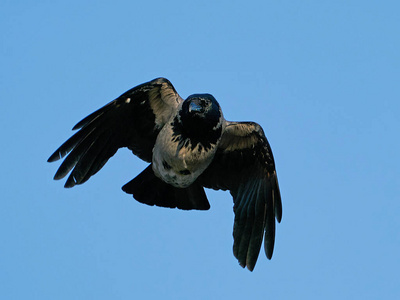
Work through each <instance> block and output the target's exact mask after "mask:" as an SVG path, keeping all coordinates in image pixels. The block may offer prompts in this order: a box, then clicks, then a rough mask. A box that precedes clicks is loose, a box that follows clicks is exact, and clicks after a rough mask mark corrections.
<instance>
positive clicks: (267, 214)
mask: <svg viewBox="0 0 400 300" xmlns="http://www.w3.org/2000/svg"><path fill="white" fill-rule="evenodd" d="M199 181H200V182H201V183H202V185H203V186H205V187H209V188H213V189H223V190H230V191H231V194H232V196H233V200H234V212H235V220H234V227H233V238H234V244H233V253H234V255H235V256H236V258H237V259H238V261H239V263H240V265H241V266H242V267H246V266H247V268H248V269H249V270H251V271H252V270H253V269H254V266H255V264H256V262H257V259H258V256H259V252H260V249H261V245H262V241H263V239H264V248H265V253H266V256H267V257H268V258H269V259H270V258H271V257H272V253H273V249H274V241H275V218H276V219H277V221H278V222H280V221H281V218H282V203H281V197H280V192H279V187H278V180H277V176H276V171H275V162H274V158H273V154H272V150H271V148H270V145H269V143H268V140H267V138H266V137H265V134H264V131H263V130H262V128H261V126H260V125H258V124H257V123H253V122H227V126H226V129H225V132H224V134H223V136H222V139H221V142H220V144H219V146H218V150H217V153H216V155H215V157H214V160H213V162H212V163H211V164H210V166H209V167H208V168H207V169H206V171H205V172H204V173H203V174H202V175H201V177H200V178H199Z"/></svg>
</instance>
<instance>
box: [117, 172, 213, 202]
mask: <svg viewBox="0 0 400 300" xmlns="http://www.w3.org/2000/svg"><path fill="white" fill-rule="evenodd" d="M122 190H123V191H124V192H126V193H128V194H132V195H133V198H135V199H136V200H137V201H139V202H141V203H145V204H148V205H156V206H162V207H170V208H175V207H176V208H179V209H185V210H189V209H198V210H207V209H209V208H210V204H209V203H208V200H207V196H206V193H205V192H204V188H203V187H202V186H201V185H200V184H198V183H196V182H195V183H193V184H192V185H191V186H189V187H187V188H176V187H173V186H172V185H169V184H167V183H165V182H164V181H162V180H161V179H159V178H158V177H157V176H156V175H155V174H154V172H153V169H152V166H151V165H149V166H148V167H147V168H146V169H145V170H144V171H143V172H142V173H140V174H139V175H138V176H136V177H135V178H134V179H132V180H131V181H129V182H128V183H127V184H125V185H124V186H123V187H122Z"/></svg>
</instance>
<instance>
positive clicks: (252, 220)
mask: <svg viewBox="0 0 400 300" xmlns="http://www.w3.org/2000/svg"><path fill="white" fill-rule="evenodd" d="M77 129H79V131H77V132H76V133H75V134H74V135H73V136H72V137H71V138H69V139H68V140H67V141H66V142H65V143H64V144H62V145H61V146H60V147H59V148H58V149H57V150H56V151H55V152H54V153H53V154H52V155H51V156H50V158H49V159H48V162H54V161H56V160H59V159H61V158H63V157H65V156H66V155H67V154H68V155H67V156H66V158H65V159H64V161H63V162H62V163H61V165H60V167H59V169H58V170H57V172H56V174H55V176H54V179H56V180H58V179H61V178H64V177H65V176H66V175H67V174H68V173H70V175H69V177H68V179H67V181H66V183H65V187H66V188H70V187H73V186H75V185H77V184H82V183H84V182H86V181H87V180H88V179H89V178H90V177H91V176H92V175H94V174H96V173H97V172H98V171H99V170H100V169H101V168H102V167H103V166H104V164H105V163H106V162H107V160H108V159H109V158H110V157H111V156H113V155H114V154H115V153H116V152H117V150H118V149H119V148H123V147H127V148H128V149H130V150H131V151H132V153H133V154H134V155H136V156H138V157H139V158H140V159H142V160H144V161H146V162H148V163H150V164H149V166H148V167H147V168H146V169H145V170H144V171H143V172H142V173H140V174H139V175H138V176H137V177H135V178H134V179H133V180H131V181H130V182H128V183H127V184H125V185H124V186H123V187H122V190H123V191H125V192H126V193H128V194H131V195H133V197H134V198H135V199H136V200H137V201H139V202H141V203H145V204H148V205H156V206H162V207H170V208H179V209H183V210H190V209H197V210H207V209H209V208H210V204H209V202H208V200H207V196H206V194H205V191H204V188H211V189H215V190H229V191H230V193H231V195H232V197H233V202H234V205H233V210H234V214H235V219H234V226H233V238H234V244H233V253H234V255H235V257H236V258H237V259H238V261H239V264H240V265H241V266H242V267H243V268H244V267H247V268H248V269H249V270H250V271H252V270H253V269H254V267H255V264H256V262H257V259H258V256H259V253H260V249H261V245H262V242H263V240H264V249H265V253H266V256H267V258H268V259H271V257H272V253H273V250H274V242H275V218H276V220H277V221H278V222H280V221H281V218H282V203H281V196H280V192H279V186H278V179H277V175H276V170H275V162H274V158H273V155H272V151H271V147H270V145H269V143H268V141H267V138H266V137H265V134H264V131H263V129H262V128H261V126H260V125H259V124H257V123H254V122H231V121H227V120H225V118H224V116H223V114H222V110H221V107H220V105H219V104H218V102H217V101H216V99H215V98H214V97H213V96H212V95H210V94H193V95H191V96H189V97H188V98H187V99H186V100H183V99H182V98H181V97H180V96H179V94H178V93H177V92H176V90H175V88H174V87H173V85H172V84H171V82H170V81H169V80H167V79H165V78H156V79H154V80H152V81H149V82H146V83H143V84H141V85H138V86H136V87H134V88H132V89H130V90H129V91H127V92H125V93H123V94H122V95H121V96H119V97H118V98H116V99H115V100H113V101H111V102H110V103H108V104H107V105H105V106H104V107H102V108H100V109H99V110H97V111H95V112H93V113H92V114H90V115H89V116H87V117H86V118H84V119H83V120H81V121H80V122H79V123H78V124H76V125H75V126H74V127H73V130H77Z"/></svg>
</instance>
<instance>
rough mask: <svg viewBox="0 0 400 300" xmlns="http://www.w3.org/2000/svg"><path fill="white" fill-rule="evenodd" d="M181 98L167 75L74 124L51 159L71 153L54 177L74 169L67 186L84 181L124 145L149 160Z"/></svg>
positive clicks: (138, 87)
mask: <svg viewBox="0 0 400 300" xmlns="http://www.w3.org/2000/svg"><path fill="white" fill-rule="evenodd" d="M182 101H183V99H182V98H181V97H180V96H179V94H178V93H177V92H176V90H175V88H174V87H173V85H172V84H171V82H169V80H167V79H165V78H157V79H154V80H152V81H149V82H146V83H143V84H141V85H139V86H136V87H134V88H132V89H130V90H129V91H127V92H125V93H124V94H122V95H121V96H119V97H118V98H117V99H115V100H114V101H111V102H110V103H108V104H107V105H105V106H104V107H102V108H100V109H99V110H97V111H95V112H94V113H92V114H90V115H89V116H87V117H86V118H84V119H83V120H82V121H80V122H79V123H78V124H76V125H75V126H74V127H73V130H75V129H79V131H78V132H76V133H75V134H74V135H73V136H72V137H71V138H69V139H68V140H67V141H66V142H65V143H64V144H62V145H61V146H60V147H59V148H58V149H57V150H56V151H55V152H54V153H53V154H52V155H51V156H50V158H49V159H48V162H53V161H56V160H59V159H60V158H63V157H64V156H65V155H67V154H68V153H69V154H68V156H67V157H66V158H65V160H64V161H63V163H62V164H61V166H60V167H59V169H58V171H57V172H56V174H55V176H54V179H61V178H63V177H65V176H66V175H67V174H68V173H69V172H70V171H71V170H72V172H71V174H70V176H69V178H68V179H67V182H66V183H65V187H73V186H74V185H76V184H82V183H84V182H85V181H87V180H88V179H89V178H90V177H91V176H92V175H94V174H95V173H96V172H98V171H99V170H100V169H101V168H102V167H103V166H104V164H105V163H106V162H107V160H108V159H109V158H110V157H111V156H113V155H114V154H115V152H117V150H118V149H119V148H122V147H128V148H129V149H130V150H132V152H133V153H134V154H135V155H137V156H138V157H140V158H141V159H143V160H145V161H148V162H150V161H151V159H152V149H153V146H154V143H155V141H156V138H157V135H158V133H159V132H160V130H161V128H162V127H163V126H164V124H165V123H166V122H167V121H168V120H169V119H170V118H171V116H173V115H174V114H175V113H176V110H177V109H178V106H179V104H180V103H181V102H182Z"/></svg>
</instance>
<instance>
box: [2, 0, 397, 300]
mask: <svg viewBox="0 0 400 300" xmlns="http://www.w3.org/2000/svg"><path fill="white" fill-rule="evenodd" d="M399 9H400V6H399V4H398V1H369V0H367V1H355V0H350V1H340V0H338V1H323V0H322V1H321V0H319V1H279V2H278V1H233V0H230V1H204V2H200V1H157V0H156V1H72V2H70V1H49V0H48V1H18V0H13V1H11V0H3V1H1V3H0V27H1V28H2V29H1V31H0V39H1V40H0V41H1V46H0V51H1V52H0V53H1V54H0V64H1V68H0V69H1V70H0V90H1V96H0V97H1V99H2V100H1V110H0V126H1V128H2V134H1V139H2V141H1V147H0V153H1V155H0V164H1V172H0V182H1V190H2V196H1V201H0V296H1V298H2V299H250V298H252V299H385V298H386V299H396V298H400V287H399V284H400V276H399V268H400V256H399V253H400V232H399V230H400V218H399V213H400V201H399V194H400V180H399V178H400V172H399V168H400V163H399V162H400V159H399V152H400V142H399V129H400V118H399V113H400V89H399V79H400V55H399V53H400V40H399V36H400V18H399ZM159 76H163V77H166V78H168V79H169V80H171V82H172V83H173V84H174V86H175V88H176V89H177V91H178V92H179V93H180V95H181V96H182V97H183V98H186V97H187V96H188V95H190V94H192V93H204V92H207V93H211V94H213V95H214V96H215V97H216V99H217V100H218V101H219V103H220V104H221V106H222V108H223V111H224V114H225V117H226V118H227V119H228V120H234V121H256V122H258V123H260V124H261V125H262V126H263V128H264V130H265V132H266V135H267V137H268V139H269V141H270V143H271V146H272V149H273V151H274V155H275V160H276V165H277V171H278V178H279V182H280V188H281V193H282V199H283V219H282V223H281V224H279V225H278V226H277V237H276V245H275V253H274V257H273V258H272V260H271V261H268V260H267V259H266V258H265V255H264V253H261V255H260V257H259V260H258V263H257V266H256V268H255V270H254V272H252V273H251V272H249V271H247V270H243V269H242V268H241V267H240V266H239V265H238V263H237V261H236V259H235V258H234V257H233V254H232V243H233V240H232V224H233V211H232V206H233V204H232V199H231V197H230V195H229V193H227V192H215V191H207V193H208V196H209V199H210V203H211V210H209V211H207V212H198V211H190V212H184V211H179V210H171V209H163V208H155V207H149V206H146V205H142V204H140V203H138V202H136V201H135V200H134V199H133V198H131V197H130V196H129V195H126V194H125V193H123V192H122V191H121V189H120V188H121V186H122V185H123V184H125V183H126V182H128V181H129V180H130V179H132V178H133V177H134V176H136V175H137V174H138V173H139V172H140V171H141V170H142V169H144V168H145V166H146V164H145V163H143V162H142V161H140V160H139V159H138V158H136V157H134V156H132V155H131V153H130V152H129V151H128V150H126V149H123V150H120V151H119V152H118V153H117V155H116V156H115V157H113V158H112V159H110V161H109V162H108V163H107V165H106V166H105V167H104V168H103V169H102V170H101V171H100V172H99V173H98V174H97V175H95V176H94V177H92V178H91V179H90V180H89V181H88V182H87V183H85V184H84V185H82V186H78V187H75V188H73V189H64V188H63V184H64V182H60V181H59V182H54V181H53V180H52V177H53V175H54V173H55V171H56V169H57V167H58V165H59V164H58V163H53V164H48V163H46V160H47V158H48V157H49V155H50V154H51V153H52V152H53V151H54V150H55V149H56V148H57V147H58V146H59V145H60V144H61V143H62V142H64V141H65V140H66V139H67V138H68V137H69V136H70V135H71V134H72V131H70V129H71V128H72V126H73V125H74V124H75V123H76V122H78V121H79V120H80V119H82V118H83V117H85V116H86V115H88V114H89V113H91V112H92V111H94V110H95V109H97V108H99V107H101V106H103V105H104V104H106V103H108V102H109V101H111V100H113V99H114V98H115V97H117V96H119V95H120V94H121V93H123V92H124V91H126V90H128V89H129V88H131V87H133V86H135V85H138V84H140V83H142V82H145V81H148V80H151V79H153V78H155V77H159Z"/></svg>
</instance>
